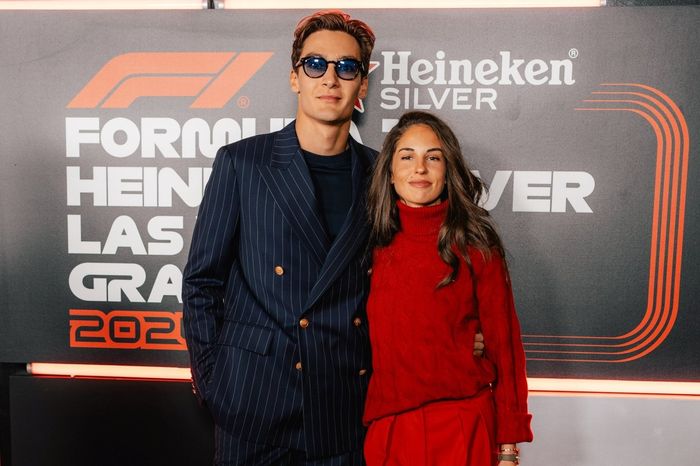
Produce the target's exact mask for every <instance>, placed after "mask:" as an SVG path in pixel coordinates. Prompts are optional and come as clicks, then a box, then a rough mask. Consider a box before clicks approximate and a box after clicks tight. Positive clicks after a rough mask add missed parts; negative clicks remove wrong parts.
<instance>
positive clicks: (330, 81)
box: [289, 30, 367, 124]
mask: <svg viewBox="0 0 700 466" xmlns="http://www.w3.org/2000/svg"><path fill="white" fill-rule="evenodd" d="M309 56H316V57H322V58H325V59H326V60H329V61H336V60H340V59H342V58H354V59H356V60H358V61H359V60H360V45H359V44H358V43H357V41H356V40H355V38H354V37H352V36H351V35H350V34H347V33H345V32H341V31H327V30H322V31H316V32H314V33H313V34H311V35H310V36H309V37H307V39H306V41H305V42H304V46H303V47H302V50H301V58H304V57H309ZM289 82H290V85H291V88H292V90H293V91H294V92H296V93H297V94H298V95H299V97H298V99H299V100H298V106H297V119H298V120H304V119H309V120H315V121H317V122H320V123H327V124H342V123H345V122H347V121H349V120H350V118H351V117H352V111H353V108H354V106H355V99H356V98H357V97H359V98H361V99H363V98H364V97H365V96H366V95H367V77H364V78H363V77H362V76H361V74H358V75H357V76H356V77H355V79H352V80H344V79H340V78H339V77H338V76H337V75H336V72H335V65H334V64H332V63H329V64H328V69H327V70H326V73H325V74H324V75H323V76H321V77H320V78H310V77H308V76H307V75H306V74H305V73H304V70H303V69H302V67H301V66H299V67H298V68H296V69H293V70H292V72H291V74H290V77H289Z"/></svg>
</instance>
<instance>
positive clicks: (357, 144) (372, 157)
mask: <svg viewBox="0 0 700 466" xmlns="http://www.w3.org/2000/svg"><path fill="white" fill-rule="evenodd" d="M350 138H351V139H352V141H353V145H354V148H355V150H356V151H360V152H362V153H363V154H366V156H367V157H369V159H370V160H371V161H372V162H374V160H375V159H376V158H377V155H378V154H379V152H377V151H376V150H374V149H372V148H371V147H369V146H366V145H364V144H362V143H361V142H358V141H357V140H356V139H355V138H353V137H352V136H351V137H350Z"/></svg>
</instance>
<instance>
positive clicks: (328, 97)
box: [318, 95, 340, 102]
mask: <svg viewBox="0 0 700 466" xmlns="http://www.w3.org/2000/svg"><path fill="white" fill-rule="evenodd" d="M318 99H320V100H323V101H324V102H338V101H339V100H340V96H337V95H321V96H318Z"/></svg>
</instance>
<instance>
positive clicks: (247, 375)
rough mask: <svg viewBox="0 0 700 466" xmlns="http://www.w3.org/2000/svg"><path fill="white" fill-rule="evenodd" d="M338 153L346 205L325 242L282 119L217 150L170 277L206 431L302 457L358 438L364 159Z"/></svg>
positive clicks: (357, 443)
mask: <svg viewBox="0 0 700 466" xmlns="http://www.w3.org/2000/svg"><path fill="white" fill-rule="evenodd" d="M350 147H351V150H352V179H353V204H352V207H351V209H350V212H349V213H348V217H347V219H346V221H345V224H344V225H343V227H342V229H341V231H340V233H339V234H338V237H337V239H336V241H335V242H334V243H333V244H331V243H330V242H329V239H328V237H327V235H326V233H325V230H324V228H323V224H322V221H321V219H320V216H319V209H318V206H317V203H316V200H315V197H314V188H313V184H312V182H311V177H310V175H309V172H308V169H307V167H306V164H305V162H304V159H303V156H302V154H301V152H300V148H299V143H298V141H297V138H296V133H295V130H294V123H292V124H290V125H289V126H287V127H285V128H284V129H283V130H281V131H279V132H277V133H271V134H266V135H261V136H255V137H252V138H249V139H245V140H242V141H240V142H238V143H235V144H231V145H229V146H225V147H223V148H221V149H220V150H219V153H218V154H217V157H216V160H215V161H214V168H213V172H212V175H211V177H210V179H209V183H208V184H207V187H206V190H205V194H204V198H203V200H202V204H201V206H200V210H199V216H198V218H197V223H196V225H195V229H194V234H193V237H192V244H191V247H190V253H189V258H188V262H187V266H186V267H185V271H184V277H183V293H182V294H183V301H184V318H183V321H184V330H185V336H186V339H187V344H188V348H189V352H190V359H191V365H192V373H193V377H194V382H195V385H196V388H197V392H198V396H199V397H200V398H201V399H202V400H203V401H205V402H206V404H207V406H208V407H209V409H210V410H211V412H212V415H213V417H214V420H215V422H216V424H217V425H218V426H220V427H222V428H223V429H225V430H226V431H227V432H229V433H231V434H232V435H234V436H236V437H238V438H241V439H245V440H248V441H250V442H252V443H257V444H266V445H275V446H282V447H289V448H294V449H298V450H303V451H305V452H307V453H308V454H309V455H311V456H314V457H320V456H330V455H334V454H338V453H341V452H346V451H350V450H355V449H360V448H361V444H362V438H363V435H364V428H363V427H362V424H361V415H362V409H363V403H364V394H365V391H366V387H367V382H368V379H369V372H370V371H369V368H370V361H371V356H370V352H369V338H368V331H367V327H366V324H365V321H366V319H365V309H364V306H365V298H366V293H367V290H368V285H369V283H368V279H367V274H366V270H365V269H364V266H363V260H362V259H363V257H364V253H365V250H364V249H365V242H366V238H367V226H366V223H365V205H364V192H365V181H366V179H367V178H368V176H367V174H368V170H369V169H370V167H371V164H372V162H373V160H374V157H375V152H374V151H372V150H371V149H369V148H367V147H365V146H362V145H360V144H358V143H357V142H355V141H354V140H352V139H351V140H350ZM276 266H281V267H282V268H283V269H284V273H283V274H282V275H278V274H276V273H275V267H276ZM355 317H360V319H361V321H362V324H361V325H360V326H355V325H353V319H354V318H355ZM301 318H306V319H308V320H309V321H310V325H309V326H308V327H307V328H301V327H300V326H299V320H300V319H301ZM297 362H301V364H302V367H303V369H302V370H301V371H299V370H297V369H296V368H295V364H296V363H297ZM361 369H367V370H368V371H367V373H364V374H362V375H361V374H360V371H361Z"/></svg>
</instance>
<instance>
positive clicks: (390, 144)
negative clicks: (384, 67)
mask: <svg viewBox="0 0 700 466" xmlns="http://www.w3.org/2000/svg"><path fill="white" fill-rule="evenodd" d="M413 125H426V126H428V127H430V129H432V130H433V132H434V133H435V135H436V136H437V137H438V139H439V140H440V142H441V144H442V150H443V156H444V157H445V163H446V173H445V180H446V186H445V191H444V192H443V194H442V196H443V199H448V200H449V206H448V208H447V215H446V217H445V221H444V222H443V224H442V227H441V228H440V232H439V234H438V244H437V248H438V253H439V254H440V258H441V259H442V260H443V261H444V262H445V263H446V264H447V265H449V266H450V267H451V268H452V272H451V273H450V274H448V275H447V276H446V277H445V278H443V279H442V281H440V283H438V285H437V286H438V287H443V286H445V285H447V284H449V283H450V282H452V281H454V280H455V279H456V278H457V275H458V273H459V258H458V257H457V254H456V253H455V251H457V252H458V253H459V254H461V255H462V257H463V258H464V259H465V261H466V263H467V266H468V267H469V268H470V269H471V268H472V265H471V261H470V260H469V256H468V254H467V247H468V246H472V247H474V248H477V249H479V250H480V251H482V253H483V254H484V256H485V257H487V258H488V257H490V254H491V251H492V250H494V249H495V250H496V251H498V252H499V253H500V255H501V257H503V258H505V254H504V251H503V244H502V243H501V239H500V238H499V236H498V233H497V232H496V229H495V228H494V225H493V223H492V222H491V218H490V216H489V213H488V211H487V210H485V209H484V208H482V207H480V206H479V200H480V199H481V196H482V194H483V191H484V189H485V186H484V184H483V183H482V181H481V180H480V179H479V178H478V177H477V176H475V175H474V174H473V173H472V172H471V171H470V170H469V167H468V166H467V164H466V162H465V161H464V158H463V157H462V150H461V149H460V147H459V141H458V140H457V137H456V136H455V134H454V133H453V132H452V130H451V129H450V128H449V126H447V124H446V123H445V122H444V121H442V120H441V119H439V118H438V117H436V116H435V115H432V114H430V113H426V112H408V113H405V114H404V115H403V116H402V117H401V119H399V122H398V123H397V124H396V126H394V128H393V129H392V130H391V131H390V132H389V134H388V135H387V136H386V139H384V145H383V147H382V150H381V152H380V153H379V156H378V157H377V163H376V165H375V167H374V171H373V173H372V179H371V181H370V186H369V192H368V195H367V202H368V212H369V220H370V223H371V231H370V243H369V244H370V247H371V248H374V247H384V246H387V245H388V244H389V243H390V242H391V240H392V239H393V238H394V235H395V234H396V233H397V232H398V231H399V230H400V229H401V224H400V221H399V211H398V208H397V207H396V201H397V200H398V195H397V194H396V192H395V191H394V188H393V186H392V184H391V162H392V158H393V155H394V152H395V151H396V144H397V143H398V141H399V139H400V138H401V136H403V135H404V133H405V132H406V131H407V130H408V129H409V128H410V127H411V126H413Z"/></svg>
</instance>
